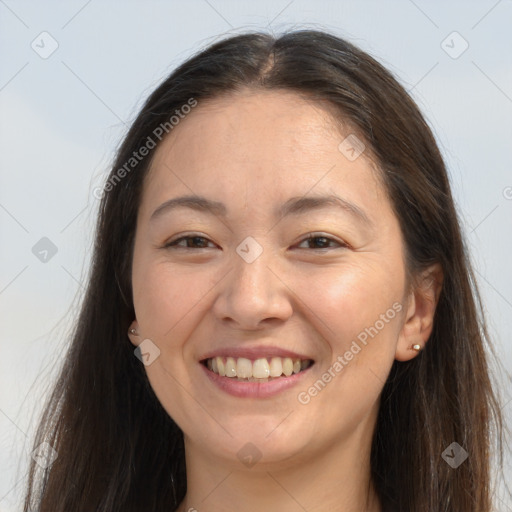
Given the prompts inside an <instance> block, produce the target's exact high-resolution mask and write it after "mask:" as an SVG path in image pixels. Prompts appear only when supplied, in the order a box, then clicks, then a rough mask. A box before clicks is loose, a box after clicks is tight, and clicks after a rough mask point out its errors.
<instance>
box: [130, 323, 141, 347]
mask: <svg viewBox="0 0 512 512" xmlns="http://www.w3.org/2000/svg"><path fill="white" fill-rule="evenodd" d="M128 339H129V340H130V342H131V343H132V345H134V346H136V347H138V346H139V344H140V342H141V338H140V336H139V326H138V323H137V320H134V321H133V322H132V324H131V325H130V327H129V329H128Z"/></svg>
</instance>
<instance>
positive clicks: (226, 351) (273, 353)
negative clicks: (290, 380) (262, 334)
mask: <svg viewBox="0 0 512 512" xmlns="http://www.w3.org/2000/svg"><path fill="white" fill-rule="evenodd" d="M213 357H233V358H239V357H245V358H246V359H251V360H256V359H262V358H267V357H289V358H291V359H309V360H313V358H312V357H310V356H308V355H304V354H298V353H297V352H293V351H292V350H286V349H283V348H280V347H273V346H262V345H259V346H256V347H225V348H218V349H215V350H211V351H210V352H208V353H207V354H205V355H203V356H202V357H200V358H199V360H200V361H203V360H204V359H211V358H213Z"/></svg>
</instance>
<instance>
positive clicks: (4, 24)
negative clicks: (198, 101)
mask: <svg viewBox="0 0 512 512" xmlns="http://www.w3.org/2000/svg"><path fill="white" fill-rule="evenodd" d="M268 27H269V28H270V29H271V30H273V31H275V32H281V31H282V30H284V29H291V28H320V29H322V28H324V29H327V30H332V31H334V32H335V33H337V34H339V35H341V36H343V37H346V38H348V39H349V40H351V41H352V42H354V43H355V44H357V45H359V46H360V47H361V48H363V49H364V50H366V51H368V52H369V53H370V54H372V55H373V56H375V57H376V58H377V59H378V60H379V61H380V62H382V63H383V64H384V65H385V66H387V67H388V68H389V69H390V70H391V71H392V72H394V73H395V74H396V75H397V76H398V77H399V79H400V80H401V82H402V83H403V84H404V85H405V86H406V88H407V89H409V90H412V94H413V97H414V98H415V100H416V101H417V102H418V103H419V105H420V107H421V108H422V110H423V111H424V113H425V115H426V117H427V119H428V120H429V122H430V124H431V126H432V127H433V129H434V132H435V134H436V136H437V138H438V141H439V144H440V147H441V149H442V152H443V154H444V156H445V158H446V162H447V164H448V168H449V172H450V176H451V180H452V185H453V190H454V194H455V197H456V201H457V205H458V208H459V210H460V212H461V216H462V218H463V222H464V226H465V231H466V235H467V239H468V243H469V247H470V249H471V251H472V257H473V260H474V263H475V267H476V269H477V277H478V279H479V283H480V285H481V291H482V295H483V299H484V303H485V305H486V310H487V311H488V316H489V324H490V329H491V334H492V335H493V336H494V337H495V346H496V351H497V353H498V355H499V357H500V360H501V361H502V363H503V364H504V366H505V367H506V368H507V369H508V370H509V371H510V369H511V368H512V343H511V340H510V332H511V330H512V266H511V265H510V255H511V254H512V171H511V169H512V166H511V164H512V156H511V150H510V148H511V142H512V115H511V114H512V80H511V79H512V51H511V50H512V30H511V27H512V2H511V1H510V0H500V1H495V0H489V1H488V0H482V1H464V2H455V1H452V2H442V1H435V2H427V1H425V0H422V1H420V0H417V1H416V2H413V1H411V0H400V1H399V0H395V1H388V2H379V1H360V2H356V1H339V0H337V1H334V0H333V1H327V0H322V1H312V0H309V1H305V0H303V1H301V0H295V1H293V0H292V1H290V0H272V1H268V0H260V1H258V2H249V1H246V0H245V1H236V2H235V1H226V0H208V1H207V0H192V1H188V2H184V1H183V2H164V1H145V2H142V1H138V2H134V1H123V2H120V1H118V2H112V1H105V0H102V1H99V0H90V1H85V0H84V1H82V2H75V1H68V2H63V1H61V2H57V1H45V2H35V1H23V2H21V1H14V0H0V107H1V117H0V166H1V183H0V227H1V242H0V244H1V245H0V246H1V254H0V309H1V324H0V331H1V336H0V340H1V341H0V344H1V346H0V348H1V357H0V512H14V511H17V510H19V509H20V507H19V503H20V500H21V492H22V488H23V485H24V484H25V473H26V468H27V465H26V463H27V461H28V458H29V456H30V451H31V450H30V448H31V443H30V440H31V436H32V434H33V429H34V427H35V424H36V420H37V418H38V415H39V413H40V411H41V405H42V402H43V400H44V399H45V398H46V393H47V392H48V389H49V386H50V383H51V378H52V377H53V376H55V374H56V371H57V369H58V365H59V364H60V362H61V360H62V357H61V356H62V354H63V347H64V345H65V343H66V335H67V333H68V329H69V326H70V325H71V321H72V318H73V314H75V313H76V311H77V305H78V301H79V299H80V296H81V293H82V291H83V286H82V283H83V282H84V278H85V275H86V272H87V267H88V263H89V257H90V249H91V244H92V231H93V227H94V219H95V215H96V209H97V206H98V201H97V200H96V199H95V198H94V196H93V195H92V190H93V189H94V187H96V186H99V185H101V183H102V180H103V179H104V177H105V176H106V174H107V172H108V169H109V164H110V162H111V160H112V157H113V153H114V150H115V148H116V145H117V144H118V142H119V141H120V139H121V137H122V135H123V134H124V132H125V130H126V127H127V126H128V125H129V123H130V121H131V120H133V118H134V116H135V114H136V112H137V110H138V108H139V107H140V105H141V102H142V101H143V100H144V99H145V98H146V96H147V95H148V94H149V92H150V91H152V90H153V89H154V87H155V86H156V85H157V84H158V83H159V81H161V80H162V79H163V78H164V77H165V76H166V75H167V74H168V73H169V72H170V71H171V70H172V69H173V68H174V67H175V66H176V65H177V64H179V63H180V62H182V61H183V60H184V59H186V58H187V57H188V56H189V55H191V53H193V52H196V51H197V50H199V49H201V48H203V47H204V46H206V45H208V44H210V43H212V42H213V41H214V40H216V39H217V38H219V37H223V36H225V35H226V34H227V33H228V32H229V33H233V34H234V33H238V32H242V31H244V30H246V29H265V28H268ZM43 31H47V32H48V33H50V34H51V36H52V37H53V38H54V39H55V40H56V41H57V43H58V48H57V50H56V51H55V53H53V54H52V55H51V56H50V57H49V58H47V59H42V58H41V57H40V56H39V55H38V54H37V53H36V52H35V51H34V50H33V49H32V47H31V43H32V41H34V40H35V41H36V43H35V44H37V41H40V38H37V36H39V34H40V33H41V32H43ZM453 31H457V32H458V33H459V34H460V35H461V36H462V37H463V38H464V40H466V41H467V43H468V44H469V47H468V49H467V50H466V51H465V52H464V53H463V54H462V55H460V56H459V57H458V58H456V59H454V58H452V57H450V56H449V55H448V54H447V53H446V52H445V51H444V49H443V48H442V46H441V43H442V41H443V40H445V38H446V37H447V36H448V35H449V34H451V33H452V32H453ZM452 39H453V38H452ZM448 41H450V39H448ZM461 43H462V41H460V40H459V41H458V40H457V39H454V43H453V46H454V49H453V50H452V51H457V50H458V49H460V48H462V47H461V46H460V44H461ZM39 44H40V45H41V43H39ZM49 44H50V40H49V39H47V40H46V43H45V48H46V49H48V48H50V46H49ZM448 44H451V43H448ZM42 237H48V238H49V239H50V240H52V242H53V243H54V244H55V245H56V246H57V249H58V252H57V254H56V255H55V256H54V257H53V258H51V259H50V260H49V261H48V262H47V263H42V262H41V261H39V260H38V259H37V258H36V257H35V256H34V254H33V253H32V247H33V246H34V245H35V244H36V242H38V240H40V239H41V238H42ZM500 387H501V389H502V392H503V409H504V411H505V413H506V415H507V417H508V418H509V420H510V418H511V416H512V402H508V401H509V400H510V399H511V397H512V390H511V385H510V382H509V381H507V379H506V378H502V379H501V380H500ZM77 448H78V449H79V447H77ZM507 457H508V458H507V461H506V464H507V466H508V468H509V469H508V480H509V481H512V471H511V470H510V467H511V458H510V455H509V454H508V455H507ZM498 510H500V511H506V510H512V504H510V503H505V502H503V501H498Z"/></svg>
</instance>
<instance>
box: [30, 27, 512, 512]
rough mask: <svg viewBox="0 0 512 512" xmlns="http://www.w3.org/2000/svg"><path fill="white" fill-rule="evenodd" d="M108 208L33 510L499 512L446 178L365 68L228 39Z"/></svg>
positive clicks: (329, 46) (305, 47) (493, 410)
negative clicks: (493, 501) (494, 499)
mask: <svg viewBox="0 0 512 512" xmlns="http://www.w3.org/2000/svg"><path fill="white" fill-rule="evenodd" d="M95 195H98V196H101V207H100V214H99V221H98V226H97V238H96V245H95V250H94V257H93V262H92V269H91V274H90V278H89V283H88V288H87V294H86V297H85V299H84V303H83V306H82V310H81V314H80V317H79V320H78V322H77V327H76V332H75V334H74V338H73V342H72V344H71V347H70V350H69V353H68V355H67V357H66V360H65V363H64V366H63V368H62V371H61V374H60V378H59V381H58V383H57V385H56V387H55V390H54V392H53V394H52V396H51V398H50V401H49V403H48V407H47V409H46V412H45V415H44V417H43V419H42V422H41V426H40V430H39V433H38V436H37V440H36V442H35V446H39V445H40V444H41V443H43V441H44V442H47V443H48V444H47V445H45V446H49V447H51V448H52V449H54V450H55V456H54V457H52V463H51V464H49V463H47V464H37V463H36V462H34V463H33V464H32V466H31V474H30V481H29V489H28V493H27V498H26V502H25V511H27V510H28V507H29V506H37V507H39V508H38V510H40V511H41V512H46V511H52V512H64V511H69V510H73V511H84V512H85V511H92V510H94V511H105V512H107V511H108V512H111V511H117V510H119V511H121V510H122V511H142V510H144V511H163V510H177V511H180V512H184V511H193V510H197V511H199V512H201V511H203V510H207V511H209V512H215V511H220V510H222V511H227V510H244V511H260V510H276V511H295V510H308V511H313V510H318V511H324V510H325V511H335V510H336V511H343V512H348V511H351V512H355V511H357V512H359V511H363V510H364V511H370V512H384V511H404V512H405V511H407V512H409V511H415V512H439V511H441V510H442V511H453V512H460V511H464V512H471V511H473V512H490V511H491V506H492V504H491V492H492V489H491V471H490V461H489V457H490V450H491V448H492V442H493V441H494V438H493V437H492V436H491V433H492V432H493V427H496V434H497V437H496V439H497V440H498V441H499V440H500V439H501V438H500V436H501V421H502V418H501V416H500V408H499V405H498V402H497V399H496V396H495V392H494V390H493V388H492V386H491V382H490V377H489V370H488V363H487V354H486V351H485V346H484V342H485V341H486V339H487V334H486V330H485V323H484V319H483V314H482V309H481V307H480V303H479V298H478V292H477V289H476V286H475V282H474V278H473V273H472V270H471V267H470V263H469V258H468V253H467V249H466V248H465V245H464V241H463V239H462V237H461V230H460V226H459V221H458V218H457V213H456V211H455V209H454V202H453V199H452V195H451V191H450V186H449V183H448V179H447V173H446V169H445V165H444V163H443V160H442V157H441V155H440V153H439V150H438V148H437V146H436V143H435V140H434V137H433V135H432V133H431V131H430V129H429V127H428V126H427V124H426V123H425V121H424V119H423V117H422V115H421V113H420V112H419V110H418V108H417V106H416V105H415V104H414V102H413V101H412V100H411V98H410V97H409V96H408V94H407V93H406V92H405V91H404V89H403V88H402V87H401V86H400V85H399V84H398V83H397V81H396V80H395V79H394V78H393V76H392V75H391V74H390V73H389V72H388V71H387V70H385V69H384V68H383V67H382V66H381V65H380V64H378V63H377V62H376V61H375V60H374V59H372V58H371V57H370V56H369V55H367V54H365V53H364V52H362V51H361V50H359V49H357V48H356V47H354V46H352V45H351V44H350V43H348V42H346V41H344V40H342V39H339V38H337V37H335V36H333V35H330V34H327V33H323V32H318V31H297V32H292V33H288V34H285V35H283V36H282V37H279V38H277V39H276V38H274V37H272V36H270V35H267V34H261V33H251V34H245V35H240V36H236V37H232V38H229V39H226V40H224V41H221V42H219V43H217V44H214V45H213V46H211V47H210V48H208V49H206V50H205V51H203V52H201V53H200V54H199V55H197V56H195V57H193V58H191V59H190V60H188V61H187V62H185V63H184V64H182V65H181V66H180V67H179V68H178V69H177V70H176V71H174V72H173V73H172V74H171V76H169V78H168V79H167V80H165V81H164V82H163V83H162V84H161V85H160V86H159V87H158V88H157V90H156V91H155V92H154V93H153V94H152V95H151V96H150V98H149V99H148V100H147V102H146V104H145V105H144V106H143V108H142V110H141V112H140V114H139V116H138V117H137V119H136V120H135V122H134V123H133V125H132V127H131V129H130V131H129V133H128V134H127V136H126V138H125V140H124V142H123V144H122V145H121V147H120V149H119V151H118V155H117V159H116V162H115V165H114V166H113V169H112V172H111V174H110V176H109V178H108V180H107V182H106V184H105V186H104V187H103V189H102V190H100V191H96V192H95ZM491 350H492V348H491ZM55 457H56V458H55ZM53 459H54V460H53ZM48 462H49V461H48ZM42 467H43V468H45V469H44V472H43V473H42V474H41V471H43V470H42ZM37 482H40V483H42V487H37V486H36V485H35V484H36V483H37Z"/></svg>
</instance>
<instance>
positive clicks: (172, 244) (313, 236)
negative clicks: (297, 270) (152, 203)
mask: <svg viewBox="0 0 512 512" xmlns="http://www.w3.org/2000/svg"><path fill="white" fill-rule="evenodd" d="M194 238H200V239H203V240H208V239H207V238H206V237H204V236H201V235H188V236H182V237H180V238H177V239H176V240H173V241H171V242H168V243H166V244H165V245H164V247H163V248H164V249H174V248H177V249H185V250H191V249H208V247H197V248H193V247H183V246H178V245H177V244H178V242H181V241H182V240H192V239H194ZM318 238H323V239H324V240H328V241H329V242H335V243H337V244H338V245H339V246H340V248H348V247H349V245H348V244H346V243H344V242H339V241H338V240H335V239H334V238H331V237H328V236H325V235H319V234H315V233H311V234H310V235H309V236H307V237H306V238H303V239H302V240H301V241H300V242H299V244H301V243H303V242H307V241H309V240H316V239H318ZM210 241H211V240H210ZM212 243H213V242H212ZM335 248H336V247H334V249H335ZM313 249H315V250H325V249H332V247H315V248H313Z"/></svg>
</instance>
